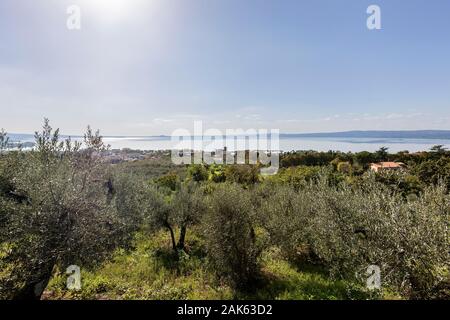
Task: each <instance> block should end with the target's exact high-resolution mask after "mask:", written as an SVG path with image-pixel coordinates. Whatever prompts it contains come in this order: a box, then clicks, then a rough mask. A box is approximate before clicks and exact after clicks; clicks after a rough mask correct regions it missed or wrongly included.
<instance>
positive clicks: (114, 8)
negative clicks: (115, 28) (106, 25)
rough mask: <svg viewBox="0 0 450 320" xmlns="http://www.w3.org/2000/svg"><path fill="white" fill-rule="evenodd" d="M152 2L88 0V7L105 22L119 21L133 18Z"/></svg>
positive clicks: (139, 0) (142, 0)
mask: <svg viewBox="0 0 450 320" xmlns="http://www.w3.org/2000/svg"><path fill="white" fill-rule="evenodd" d="M148 2H150V1H145V0H88V1H85V3H86V7H87V8H88V9H89V10H90V11H91V12H92V14H94V15H95V16H97V17H99V18H100V19H101V20H103V21H109V22H111V21H117V20H121V19H125V18H132V17H133V15H134V14H135V13H136V12H137V11H139V10H142V9H143V5H145V4H147V3H148Z"/></svg>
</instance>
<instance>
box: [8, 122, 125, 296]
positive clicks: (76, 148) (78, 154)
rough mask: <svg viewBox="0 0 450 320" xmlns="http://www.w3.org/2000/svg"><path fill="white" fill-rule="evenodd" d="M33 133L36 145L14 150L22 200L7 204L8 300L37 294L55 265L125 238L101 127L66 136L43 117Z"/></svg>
mask: <svg viewBox="0 0 450 320" xmlns="http://www.w3.org/2000/svg"><path fill="white" fill-rule="evenodd" d="M35 139H36V147H35V149H34V150H32V151H29V152H21V153H20V154H19V156H18V157H17V161H18V163H17V165H16V172H14V173H13V177H12V179H11V181H12V182H13V193H14V194H15V195H16V197H17V199H19V200H15V203H11V201H10V202H9V205H7V206H6V207H3V205H2V211H6V212H4V213H3V214H4V215H6V217H7V224H6V226H5V227H4V229H6V230H5V231H6V232H7V236H6V237H3V239H1V240H2V246H3V247H6V248H7V250H4V252H3V254H2V256H1V259H2V262H1V263H2V264H3V265H4V266H7V267H8V269H7V270H8V274H7V275H6V276H5V277H2V279H1V282H2V284H1V287H2V293H1V295H2V296H4V297H7V298H11V299H39V298H40V297H41V295H42V293H43V291H44V289H45V287H46V286H47V283H48V281H49V279H50V277H51V275H52V273H53V271H54V270H55V268H56V267H58V266H59V267H60V268H66V267H67V266H68V265H71V264H78V265H90V264H95V263H96V262H99V261H100V260H101V259H102V258H103V257H104V256H106V255H107V254H108V253H109V252H110V251H111V250H112V249H113V248H114V247H115V246H116V245H117V243H118V241H119V240H120V237H119V235H120V232H119V231H120V226H121V221H120V218H119V217H118V215H117V214H116V211H115V209H114V204H113V202H112V197H111V188H110V187H109V186H108V183H107V181H108V177H107V176H108V172H107V170H105V166H104V164H103V163H102V160H101V159H102V158H101V154H102V152H103V151H105V150H106V148H107V146H105V145H104V144H103V141H102V137H101V136H100V135H99V133H98V132H96V133H94V132H92V130H91V129H90V128H88V130H87V133H86V135H85V136H84V144H83V143H81V142H73V141H71V140H70V139H67V140H65V141H61V140H60V137H59V130H54V131H53V129H52V128H51V126H50V125H49V122H48V120H45V123H44V126H43V130H42V132H36V134H35ZM2 201H3V202H5V200H2ZM2 231H3V230H2Z"/></svg>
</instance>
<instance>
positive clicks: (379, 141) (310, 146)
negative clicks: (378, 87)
mask: <svg viewBox="0 0 450 320" xmlns="http://www.w3.org/2000/svg"><path fill="white" fill-rule="evenodd" d="M104 141H105V142H106V143H108V144H110V145H111V148H113V149H122V148H130V149H140V150H169V149H173V147H174V146H175V145H176V143H175V142H172V141H171V140H170V138H167V137H121V138H115V137H105V138H104ZM437 144H442V145H444V146H445V147H447V148H449V149H450V140H440V139H389V138H305V137H302V138H298V137H280V140H279V145H280V146H279V150H282V151H291V150H316V151H328V150H338V151H343V152H349V151H351V152H359V151H370V152H373V151H376V150H378V149H379V148H380V147H387V148H389V152H398V151H404V150H408V151H409V152H417V151H427V150H429V149H430V148H431V147H432V146H435V145H437ZM182 146H183V147H182V148H186V149H190V148H191V146H192V140H191V139H188V140H186V141H184V143H182ZM221 146H222V144H218V145H215V146H213V147H209V148H208V147H207V148H204V149H206V150H211V149H220V147H221ZM178 149H181V148H178ZM228 149H229V150H231V151H233V150H235V148H234V147H233V146H228Z"/></svg>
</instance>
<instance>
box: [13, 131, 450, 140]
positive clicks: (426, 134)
mask: <svg viewBox="0 0 450 320" xmlns="http://www.w3.org/2000/svg"><path fill="white" fill-rule="evenodd" d="M8 136H9V137H10V139H11V140H13V141H14V140H16V141H26V140H30V139H34V134H27V133H9V134H8ZM69 137H72V138H75V139H77V138H82V137H83V136H82V135H61V138H69ZM103 137H104V138H112V139H161V140H166V139H170V138H171V136H170V135H149V136H124V135H105V136H103ZM280 138H381V139H444V140H446V139H450V130H397V131H395V130H394V131H385V130H367V131H359V130H353V131H342V132H316V133H280Z"/></svg>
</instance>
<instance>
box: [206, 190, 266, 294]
mask: <svg viewBox="0 0 450 320" xmlns="http://www.w3.org/2000/svg"><path fill="white" fill-rule="evenodd" d="M203 228H204V232H205V239H206V242H207V250H208V256H209V258H210V259H211V262H212V265H213V267H214V270H215V271H216V272H217V273H218V274H219V275H220V276H222V277H224V278H226V279H228V280H229V281H230V283H231V285H232V286H233V287H235V288H236V289H238V290H249V289H252V288H253V287H254V285H255V281H256V280H257V278H258V275H259V257H260V254H261V251H262V245H261V244H260V243H259V242H258V240H257V237H256V233H255V216H254V209H253V205H252V202H251V198H250V193H249V192H248V191H246V190H244V189H243V188H242V187H240V186H238V185H234V184H233V185H231V184H224V185H220V186H218V187H217V188H216V189H215V191H214V192H213V193H212V195H211V199H210V207H209V210H208V214H207V216H206V219H205V222H204V227H203Z"/></svg>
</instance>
